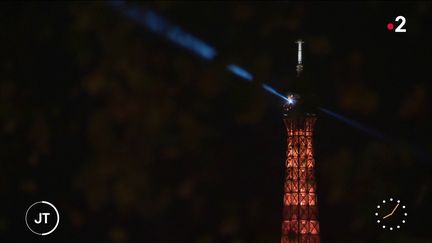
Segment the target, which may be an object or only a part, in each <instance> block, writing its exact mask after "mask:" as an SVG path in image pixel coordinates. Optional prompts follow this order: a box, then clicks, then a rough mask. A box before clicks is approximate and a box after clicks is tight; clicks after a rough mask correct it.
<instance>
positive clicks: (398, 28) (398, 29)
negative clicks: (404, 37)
mask: <svg viewBox="0 0 432 243" xmlns="http://www.w3.org/2000/svg"><path fill="white" fill-rule="evenodd" d="M399 20H400V21H401V23H400V24H399V25H398V27H397V28H396V29H395V32H406V29H403V28H402V27H403V26H404V25H405V23H406V19H405V17H404V16H397V17H396V20H395V21H396V22H399Z"/></svg>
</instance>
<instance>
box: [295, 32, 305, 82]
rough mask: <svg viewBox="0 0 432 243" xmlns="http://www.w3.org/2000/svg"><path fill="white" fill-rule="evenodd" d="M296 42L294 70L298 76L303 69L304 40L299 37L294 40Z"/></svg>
mask: <svg viewBox="0 0 432 243" xmlns="http://www.w3.org/2000/svg"><path fill="white" fill-rule="evenodd" d="M296 43H297V50H298V52H297V66H296V71H297V77H299V76H300V73H301V72H302V71H303V56H302V44H303V43H304V41H302V40H301V39H299V40H297V41H296Z"/></svg>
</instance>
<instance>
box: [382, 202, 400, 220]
mask: <svg viewBox="0 0 432 243" xmlns="http://www.w3.org/2000/svg"><path fill="white" fill-rule="evenodd" d="M397 207H399V203H398V204H396V207H394V208H393V211H392V212H391V213H389V214H387V215H386V216H384V217H383V219H386V218H388V217H390V216H392V215H393V213H394V212H395V211H396V209H397Z"/></svg>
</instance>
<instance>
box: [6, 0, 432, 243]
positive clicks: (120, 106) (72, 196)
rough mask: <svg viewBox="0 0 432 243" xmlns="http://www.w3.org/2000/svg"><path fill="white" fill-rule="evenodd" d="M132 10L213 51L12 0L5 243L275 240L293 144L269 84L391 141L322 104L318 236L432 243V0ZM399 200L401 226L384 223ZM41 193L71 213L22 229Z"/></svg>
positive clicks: (125, 21)
mask: <svg viewBox="0 0 432 243" xmlns="http://www.w3.org/2000/svg"><path fill="white" fill-rule="evenodd" d="M127 5H128V6H133V7H136V8H137V9H142V10H152V11H154V12H155V13H157V14H159V15H161V16H163V17H164V18H166V19H167V20H169V21H170V22H171V23H172V24H175V25H178V26H181V28H182V29H183V30H184V31H187V32H188V33H192V34H193V35H194V36H196V37H198V38H199V39H201V40H203V41H204V42H205V43H207V44H208V45H211V46H212V47H214V48H215V49H216V50H217V54H218V55H217V57H216V58H215V59H214V60H210V61H209V60H203V59H202V58H200V57H199V56H197V55H195V54H194V53H193V52H191V51H189V50H186V49H184V48H181V47H179V46H178V45H175V44H173V43H172V42H170V41H167V40H166V39H165V38H163V37H162V36H160V35H157V34H155V33H152V32H151V31H149V30H148V29H146V28H145V26H143V25H142V24H140V23H138V22H136V21H133V20H132V19H130V18H128V17H126V16H125V15H124V14H122V13H121V11H119V10H118V9H116V8H113V7H110V6H109V5H108V4H104V3H86V4H84V3H78V2H75V3H66V2H63V3H31V4H25V3H20V4H18V3H2V4H0V19H1V21H0V28H1V37H0V133H1V135H0V142H1V146H0V195H1V197H0V199H1V200H0V242H113V243H126V242H151V243H152V242H162V243H165V242H191V243H195V242H196V243H216V242H232V243H249V242H259V243H261V242H278V241H280V233H281V219H282V198H283V182H284V161H285V158H286V157H285V152H286V137H287V136H286V130H285V127H284V124H283V120H282V119H283V115H282V114H283V109H282V105H283V100H282V99H280V98H278V97H276V96H273V95H272V94H270V93H267V92H265V91H264V90H263V89H262V88H261V84H262V83H263V82H265V83H268V84H270V85H271V86H273V87H274V88H276V89H277V90H279V91H281V92H283V93H286V92H295V93H299V94H301V95H302V97H304V98H305V99H307V100H310V101H311V102H312V103H313V104H314V107H317V108H318V107H323V108H326V109H329V110H331V111H333V112H336V113H337V114H340V115H342V116H345V117H347V118H350V119H353V120H354V121H357V122H359V123H361V124H362V125H364V126H367V127H369V128H370V129H374V130H376V131H377V133H378V132H379V133H381V134H383V136H381V138H380V137H377V136H371V135H370V134H368V133H365V132H364V131H361V130H359V129H357V128H354V127H352V126H350V125H348V124H346V123H344V122H342V121H340V120H338V119H335V118H333V117H331V116H328V115H326V114H325V113H322V112H320V111H319V110H318V109H315V110H314V112H316V114H317V116H318V120H317V123H316V126H315V137H314V149H315V160H316V176H317V182H318V204H319V217H320V218H319V219H320V226H321V239H322V242H324V243H327V242H329V243H333V242H334V243H339V242H344V243H345V242H359V243H363V242H392V243H398V242H401V243H402V242H403V243H405V242H410V243H411V242H413V243H426V242H432V233H431V230H430V228H431V227H432V224H431V223H430V222H431V218H432V210H431V208H430V205H432V197H431V194H432V177H431V175H432V143H431V140H430V136H431V135H432V127H431V124H432V122H431V120H432V119H431V109H430V106H431V103H432V102H431V81H432V80H431V72H430V70H431V67H432V61H431V58H432V47H431V45H432V44H431V43H432V34H431V26H432V4H431V3H428V2H417V3H415V2H413V3H345V2H344V3H324V2H323V3H320V2H316V3H298V2H295V3H285V2H269V3H264V2H254V3H247V2H237V3H230V2H223V3H222V2H219V3H213V2H200V3H195V2H189V3H188V2H182V3H180V2H178V3H176V2H152V3H139V2H135V3H133V4H130V3H129V4H127ZM399 15H403V16H404V17H405V18H406V20H407V23H406V25H405V28H406V29H407V32H406V33H395V32H393V31H389V30H387V24H388V23H389V22H393V23H395V22H394V21H395V18H396V16H399ZM395 24H397V23H395ZM299 38H301V39H303V40H304V41H305V44H304V46H303V47H304V53H303V54H304V72H303V75H302V76H301V77H300V78H297V77H296V70H295V66H296V64H297V63H296V62H297V45H296V43H295V41H296V40H297V39H299ZM229 63H236V64H238V65H240V66H242V67H244V68H245V69H247V70H248V71H250V72H251V73H252V74H253V76H254V81H253V82H247V81H245V80H243V79H241V78H239V77H236V76H235V75H233V74H232V73H230V72H228V71H227V70H226V65H227V64H229ZM389 197H394V198H398V199H400V200H401V201H403V202H404V203H405V205H407V208H408V213H409V216H408V219H407V224H406V225H404V226H403V227H402V228H401V229H400V230H398V231H396V232H389V231H388V230H383V229H381V228H379V226H378V225H377V223H376V221H375V218H374V212H375V209H376V205H377V204H378V203H380V201H382V200H383V199H386V198H389ZM40 200H46V201H49V202H51V203H53V204H54V205H56V207H57V209H59V211H60V215H61V217H60V225H59V227H58V228H57V230H56V231H55V232H54V233H52V234H51V235H49V236H46V237H40V236H37V235H34V234H32V233H31V232H30V231H29V230H28V229H27V228H26V225H25V221H24V215H25V211H26V210H27V208H28V207H29V205H31V204H32V203H34V202H36V201H40Z"/></svg>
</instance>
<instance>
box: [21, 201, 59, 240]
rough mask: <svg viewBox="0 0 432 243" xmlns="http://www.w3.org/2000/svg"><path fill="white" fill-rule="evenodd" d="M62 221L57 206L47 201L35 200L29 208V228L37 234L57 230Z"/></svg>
mask: <svg viewBox="0 0 432 243" xmlns="http://www.w3.org/2000/svg"><path fill="white" fill-rule="evenodd" d="M59 221H60V215H59V212H58V211H57V208H56V207H55V206H54V205H53V204H52V203H49V202H47V201H39V202H35V203H33V204H32V205H30V207H29V208H28V209H27V211H26V214H25V222H26V225H27V228H28V229H29V230H30V231H31V232H33V233H35V234H37V235H49V234H51V233H52V232H54V230H56V228H57V226H58V224H59Z"/></svg>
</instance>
